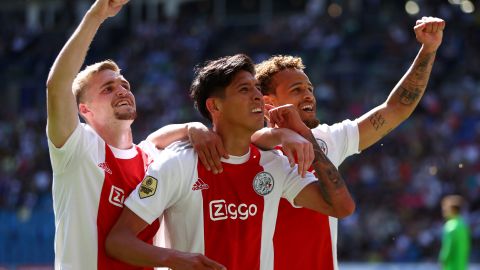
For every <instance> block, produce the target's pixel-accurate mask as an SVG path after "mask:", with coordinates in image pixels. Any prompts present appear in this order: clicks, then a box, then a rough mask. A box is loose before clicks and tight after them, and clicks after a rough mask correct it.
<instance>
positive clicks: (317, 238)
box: [274, 120, 359, 270]
mask: <svg viewBox="0 0 480 270" xmlns="http://www.w3.org/2000/svg"><path fill="white" fill-rule="evenodd" d="M312 133H313V136H314V137H315V139H316V140H317V142H318V144H319V146H320V148H321V149H322V150H323V152H324V153H325V154H326V155H327V157H328V158H329V159H330V161H331V162H332V163H333V164H334V165H335V166H336V167H338V166H339V165H340V164H341V163H342V162H343V160H345V158H346V157H348V156H350V155H353V154H356V153H358V152H359V151H358V143H359V135H358V126H357V123H356V122H354V121H350V120H345V121H343V122H341V123H337V124H335V125H332V126H328V125H325V124H324V125H319V126H318V127H316V128H314V129H312ZM347 181H348V179H347ZM337 225H338V220H337V219H336V218H334V217H329V216H326V215H323V214H320V213H317V212H315V211H312V210H310V209H306V208H300V209H299V208H294V207H292V206H291V205H290V204H289V203H288V202H287V201H285V200H283V199H282V200H280V207H279V210H278V218H277V224H276V228H275V235H274V247H275V270H279V269H280V270H291V269H309V270H310V269H312V270H333V269H335V270H337V269H338V262H337Z"/></svg>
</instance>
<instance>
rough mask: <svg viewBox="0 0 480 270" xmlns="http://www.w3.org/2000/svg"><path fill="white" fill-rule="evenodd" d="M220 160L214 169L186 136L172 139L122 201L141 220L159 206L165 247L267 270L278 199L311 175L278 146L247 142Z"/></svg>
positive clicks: (233, 267) (233, 266) (238, 267)
mask: <svg viewBox="0 0 480 270" xmlns="http://www.w3.org/2000/svg"><path fill="white" fill-rule="evenodd" d="M222 162H223V164H222V166H223V172H222V173H221V174H218V175H214V174H213V173H211V172H209V171H207V170H206V169H205V168H204V166H203V165H202V164H201V163H199V162H198V156H197V154H196V153H195V152H194V151H193V149H191V146H189V145H188V143H178V144H177V145H175V146H174V147H172V148H171V149H168V148H167V149H166V150H165V151H164V152H163V153H162V156H161V157H160V158H159V160H156V161H155V162H154V163H153V164H151V165H150V167H149V169H148V171H147V175H146V176H145V179H144V180H143V181H142V183H141V184H139V186H138V187H137V189H136V190H135V191H134V192H132V194H130V196H129V198H128V199H127V200H126V202H125V205H126V206H127V207H128V208H130V209H131V210H132V211H133V212H135V213H136V214H137V215H138V216H139V217H141V218H142V219H143V220H145V221H146V222H148V223H151V222H153V221H155V220H157V219H158V217H159V216H160V215H162V213H163V214H164V221H165V225H166V230H167V231H168V236H169V239H167V243H169V246H170V247H172V248H173V249H176V250H180V251H185V252H196V253H202V254H205V255H206V256H207V257H209V258H211V259H213V260H216V261H218V262H220V263H221V264H223V265H225V266H226V267H227V269H229V270H244V269H249V270H255V269H257V270H272V269H273V242H272V239H273V233H274V229H275V221H276V217H277V210H278V203H279V200H280V198H281V197H283V198H285V199H287V200H288V201H290V203H293V200H294V198H295V197H296V196H297V194H298V193H299V192H300V191H301V190H302V189H303V188H304V187H305V186H306V185H308V184H309V183H311V182H313V181H316V178H315V177H314V175H313V174H308V175H307V177H305V178H301V177H300V176H299V175H298V173H297V169H296V168H295V167H294V168H291V167H290V165H289V163H288V160H287V159H286V157H284V156H283V155H282V154H281V153H280V152H279V151H276V150H274V151H260V150H259V149H257V148H256V147H254V146H251V147H250V151H249V153H247V154H246V155H244V156H241V157H234V156H230V158H229V159H226V160H225V159H223V160H222Z"/></svg>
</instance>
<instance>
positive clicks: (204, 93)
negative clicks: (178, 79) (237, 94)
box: [190, 54, 255, 121]
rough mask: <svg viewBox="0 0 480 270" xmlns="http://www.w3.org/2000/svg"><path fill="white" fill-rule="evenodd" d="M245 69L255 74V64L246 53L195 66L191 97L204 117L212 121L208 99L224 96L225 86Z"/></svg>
mask: <svg viewBox="0 0 480 270" xmlns="http://www.w3.org/2000/svg"><path fill="white" fill-rule="evenodd" d="M241 70H244V71H247V72H249V73H251V74H252V75H253V76H255V65H254V63H253V61H252V59H250V57H248V56H246V55H245V54H236V55H233V56H225V57H222V58H219V59H216V60H211V61H207V62H205V63H204V64H203V65H200V66H197V67H196V68H195V78H194V79H193V82H192V85H191V86H190V97H191V98H192V99H193V101H194V104H195V108H197V110H198V111H200V113H201V114H202V116H203V117H205V118H207V119H209V120H210V121H212V117H211V115H210V112H209V111H208V109H207V106H206V101H207V99H208V98H209V97H212V96H217V97H223V96H224V94H225V92H224V90H225V88H226V87H227V86H228V85H229V84H230V83H231V81H232V79H233V77H234V76H235V74H237V72H239V71H241Z"/></svg>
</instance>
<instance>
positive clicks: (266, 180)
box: [253, 172, 275, 196]
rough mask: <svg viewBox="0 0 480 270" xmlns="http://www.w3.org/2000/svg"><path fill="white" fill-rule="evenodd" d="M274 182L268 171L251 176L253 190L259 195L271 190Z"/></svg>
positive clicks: (266, 193)
mask: <svg viewBox="0 0 480 270" xmlns="http://www.w3.org/2000/svg"><path fill="white" fill-rule="evenodd" d="M274 184H275V183H274V181H273V176H272V175H271V174H269V173H268V172H259V173H257V175H255V177H254V178H253V190H255V192H256V193H257V194H258V195H260V196H265V195H268V194H269V193H270V192H272V190H273V186H274Z"/></svg>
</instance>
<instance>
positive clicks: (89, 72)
mask: <svg viewBox="0 0 480 270" xmlns="http://www.w3.org/2000/svg"><path fill="white" fill-rule="evenodd" d="M103 70H112V71H114V72H116V73H120V68H119V67H118V65H117V63H115V62H114V61H113V60H110V59H108V60H105V61H102V62H97V63H95V64H93V65H89V66H87V67H85V68H84V69H83V70H82V71H80V72H79V73H78V74H77V76H76V77H75V80H73V85H72V91H73V95H74V96H75V100H76V101H77V104H80V102H82V101H83V96H84V93H85V89H87V87H88V82H89V81H90V78H92V76H93V75H94V74H96V73H98V72H100V71H103Z"/></svg>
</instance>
